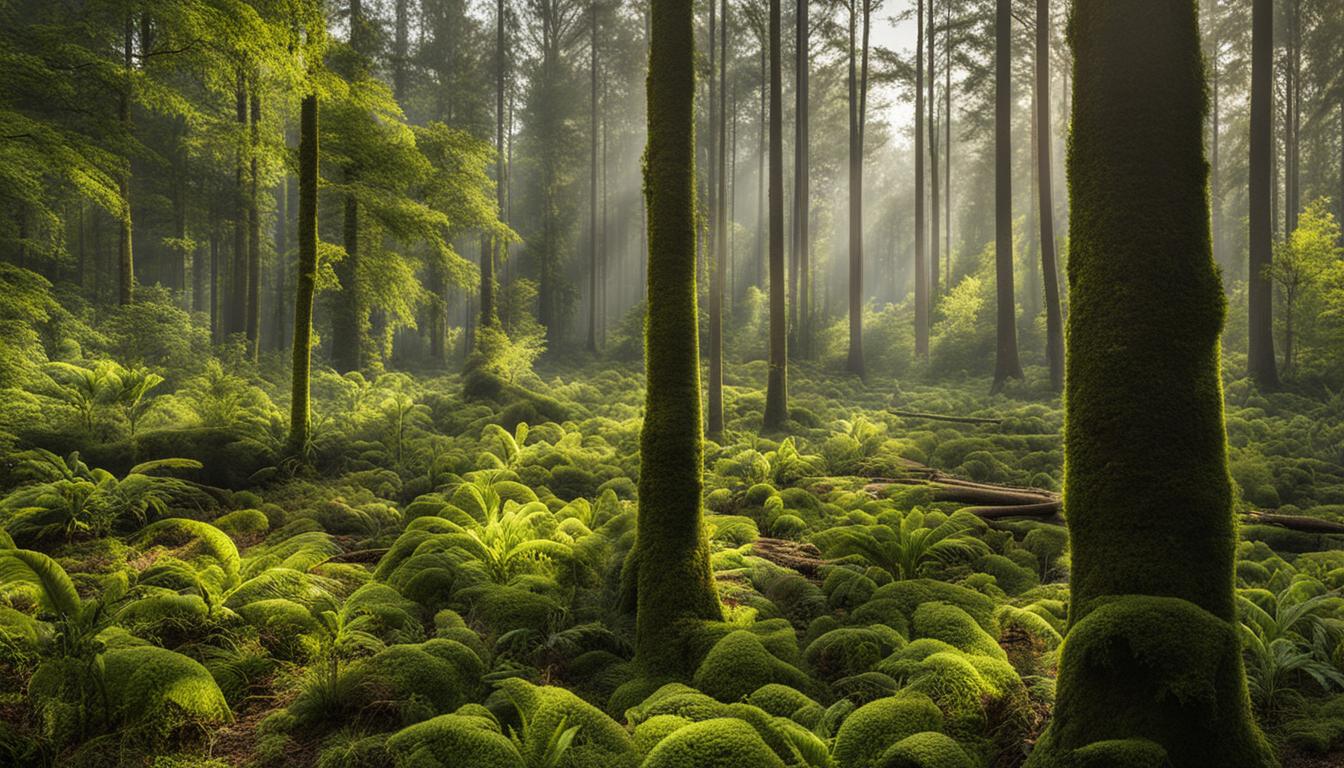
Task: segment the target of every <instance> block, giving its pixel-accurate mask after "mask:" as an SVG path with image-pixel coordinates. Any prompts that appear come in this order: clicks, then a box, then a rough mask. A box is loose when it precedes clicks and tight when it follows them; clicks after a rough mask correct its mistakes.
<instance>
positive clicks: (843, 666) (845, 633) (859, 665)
mask: <svg viewBox="0 0 1344 768" xmlns="http://www.w3.org/2000/svg"><path fill="white" fill-rule="evenodd" d="M904 645H905V638H904V637H902V636H901V635H900V633H898V632H897V631H896V630H894V629H891V628H890V627H888V626H886V625H883V624H877V625H874V626H871V627H841V628H839V629H833V630H831V631H830V632H827V633H826V634H824V635H822V636H821V637H818V638H817V639H816V640H813V641H812V642H811V643H809V644H808V646H807V651H806V652H805V653H804V654H803V656H804V659H805V660H806V661H807V664H808V666H809V667H811V668H812V670H813V671H815V673H816V674H817V675H819V676H820V677H822V678H823V679H826V680H832V681H833V680H836V679H838V678H841V677H848V676H850V675H856V674H859V673H860V672H867V671H868V670H870V669H872V668H873V666H874V665H876V664H877V663H878V662H879V661H881V660H882V659H884V658H886V657H887V656H888V655H890V654H891V652H892V651H894V650H896V649H898V648H900V647H902V646H904Z"/></svg>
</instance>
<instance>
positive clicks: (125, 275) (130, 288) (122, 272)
mask: <svg viewBox="0 0 1344 768" xmlns="http://www.w3.org/2000/svg"><path fill="white" fill-rule="evenodd" d="M134 37H135V22H134V20H133V19H132V17H131V15H130V14H129V13H128V14H127V15H126V34H125V39H124V41H123V51H122V53H123V55H124V58H125V74H126V85H125V87H124V89H123V91H122V94H121V102H120V117H121V125H122V129H123V130H124V131H125V132H126V136H127V138H129V137H130V136H131V134H132V133H134V131H135V126H134V124H133V122H132V120H131V99H132V94H133V89H132V85H131V83H132V74H131V72H132V68H133V67H134V48H133V45H134ZM117 189H118V191H119V192H120V194H121V206H122V210H121V228H120V233H119V239H118V243H117V254H118V256H117V302H118V303H120V304H122V305H123V306H124V305H126V304H130V303H131V302H133V301H135V253H134V251H133V250H132V247H131V158H130V157H129V156H128V157H127V158H126V169H125V170H124V171H122V173H121V178H120V179H119V180H118V186H117Z"/></svg>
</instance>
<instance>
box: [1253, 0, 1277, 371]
mask: <svg viewBox="0 0 1344 768" xmlns="http://www.w3.org/2000/svg"><path fill="white" fill-rule="evenodd" d="M1252 13H1253V16H1252V20H1251V107H1250V109H1251V115H1250V118H1251V136H1250V151H1251V158H1250V163H1251V165H1250V185H1251V189H1250V203H1249V205H1250V210H1249V216H1250V225H1249V226H1250V248H1251V252H1250V269H1249V273H1248V275H1247V280H1248V281H1249V283H1250V289H1249V290H1248V291H1247V297H1248V302H1249V304H1248V311H1249V313H1250V314H1249V318H1248V321H1249V323H1250V325H1249V328H1248V333H1249V337H1248V344H1249V346H1248V348H1247V355H1246V363H1247V367H1248V368H1249V371H1248V372H1249V373H1250V375H1251V378H1252V379H1254V380H1255V383H1256V384H1259V385H1260V386H1261V387H1263V388H1273V387H1276V386H1278V383H1279V377H1278V370H1277V368H1276V365H1275V362H1274V309H1273V307H1274V305H1273V301H1274V298H1273V290H1272V288H1271V286H1270V281H1269V270H1270V269H1271V265H1272V264H1273V263H1274V234H1273V227H1274V219H1273V213H1272V212H1271V206H1272V202H1271V201H1272V199H1273V198H1274V197H1275V192H1274V181H1273V178H1272V176H1271V173H1270V162H1271V157H1272V155H1273V154H1274V136H1273V126H1274V116H1273V110H1274V101H1273V99H1274V71H1273V69H1274V2H1273V0H1254V5H1253V6H1252Z"/></svg>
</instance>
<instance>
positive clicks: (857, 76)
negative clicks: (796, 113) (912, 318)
mask: <svg viewBox="0 0 1344 768" xmlns="http://www.w3.org/2000/svg"><path fill="white" fill-rule="evenodd" d="M860 3H862V4H863V5H862V7H863V10H862V11H861V12H860V10H859V4H860ZM860 13H862V16H861V18H862V23H863V42H862V43H861V46H862V51H861V52H860V51H858V50H857V47H856V43H857V41H856V40H855V31H856V30H855V27H856V24H857V23H858V21H859V18H860V17H859V14H860ZM868 17H869V5H868V2H867V0H850V7H849V356H848V357H847V358H846V361H845V369H846V370H847V371H849V372H850V373H853V374H856V375H858V376H860V377H862V376H863V375H864V366H863V119H864V115H863V111H864V109H865V108H866V106H867V105H866V104H865V103H864V100H865V96H866V91H867V87H868V83H867V80H868ZM856 54H859V55H860V56H861V57H862V64H861V65H859V66H861V67H862V70H863V71H862V73H859V72H856V71H855V65H856V62H855V56H856Z"/></svg>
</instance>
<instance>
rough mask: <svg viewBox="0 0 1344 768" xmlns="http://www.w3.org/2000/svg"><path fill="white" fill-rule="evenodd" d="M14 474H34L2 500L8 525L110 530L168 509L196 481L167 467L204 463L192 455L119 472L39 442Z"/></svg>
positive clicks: (54, 530)
mask: <svg viewBox="0 0 1344 768" xmlns="http://www.w3.org/2000/svg"><path fill="white" fill-rule="evenodd" d="M18 458H19V465H18V467H17V468H16V469H15V474H16V475H17V476H19V477H22V478H25V479H29V480H34V481H36V482H31V483H29V484H26V485H22V486H20V487H19V488H17V489H15V490H14V491H12V492H10V494H9V495H8V496H6V497H5V498H4V499H3V500H0V513H3V514H4V527H5V528H6V529H7V530H8V531H9V532H10V534H12V535H15V536H18V537H20V538H22V539H25V540H41V539H45V538H49V537H53V536H57V535H59V536H62V537H64V538H65V539H66V540H67V541H69V540H71V539H73V538H74V537H75V536H77V535H82V534H87V535H91V536H95V537H96V536H106V535H107V534H108V533H110V532H111V531H112V529H113V528H114V527H115V526H117V525H119V524H122V523H127V522H130V523H136V524H143V523H145V522H146V521H147V520H149V519H151V518H155V517H159V516H161V515H163V514H164V513H166V512H167V510H168V506H169V504H170V503H171V502H172V501H173V499H174V498H176V497H178V496H179V495H186V494H189V493H190V492H191V486H190V485H189V484H188V483H187V482H186V481H184V480H181V479H179V478H175V477H162V476H159V475H158V474H157V473H159V472H162V471H165V470H179V469H200V468H201V463H200V462H198V461H194V460H191V459H157V460H155V461H147V462H143V463H141V464H137V465H135V466H134V467H131V469H130V471H128V472H127V473H126V474H125V475H124V476H122V477H120V478H119V477H117V476H115V475H113V474H112V473H111V472H108V471H107V470H105V469H91V468H90V467H89V466H88V465H87V464H85V463H84V462H83V461H82V460H81V459H80V458H79V454H78V453H77V452H76V453H72V454H70V456H68V457H67V458H64V459H62V458H61V457H60V456H57V455H56V454H54V453H52V452H51V451H47V450H45V449H41V448H36V449H32V450H29V451H24V452H23V453H21V454H19V456H18Z"/></svg>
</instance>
